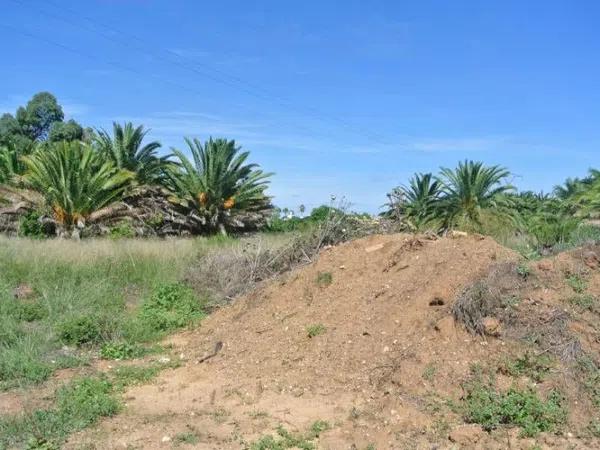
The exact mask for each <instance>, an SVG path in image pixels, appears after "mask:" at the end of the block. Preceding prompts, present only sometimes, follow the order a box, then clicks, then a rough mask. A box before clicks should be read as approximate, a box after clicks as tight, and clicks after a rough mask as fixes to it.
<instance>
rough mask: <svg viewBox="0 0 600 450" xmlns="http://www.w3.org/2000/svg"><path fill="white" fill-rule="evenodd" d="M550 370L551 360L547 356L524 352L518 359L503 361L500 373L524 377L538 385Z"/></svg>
mask: <svg viewBox="0 0 600 450" xmlns="http://www.w3.org/2000/svg"><path fill="white" fill-rule="evenodd" d="M551 368H552V358H550V357H549V356H547V355H536V354H534V353H531V352H525V354H523V355H522V356H520V357H518V358H515V359H508V360H506V361H504V363H503V364H502V365H501V367H500V371H501V372H503V373H505V374H506V375H510V376H512V377H520V376H526V377H529V378H530V379H531V380H533V381H535V382H536V383H539V382H541V381H542V380H543V379H544V377H545V376H546V375H547V374H548V372H550V370H551Z"/></svg>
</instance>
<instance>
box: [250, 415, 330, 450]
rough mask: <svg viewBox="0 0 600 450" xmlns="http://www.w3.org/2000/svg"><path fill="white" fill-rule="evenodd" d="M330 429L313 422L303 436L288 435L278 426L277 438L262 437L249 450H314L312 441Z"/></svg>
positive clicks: (326, 424) (321, 422) (321, 423)
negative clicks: (292, 449) (293, 449)
mask: <svg viewBox="0 0 600 450" xmlns="http://www.w3.org/2000/svg"><path fill="white" fill-rule="evenodd" d="M330 428H331V427H330V425H329V424H328V423H327V422H325V421H323V420H318V421H316V422H314V423H313V424H312V425H311V427H310V430H309V431H308V432H306V433H304V434H294V433H290V432H289V431H287V430H286V429H285V428H283V427H282V426H280V427H278V428H277V436H271V435H269V436H263V437H262V438H260V439H259V440H258V441H256V442H253V443H252V444H251V445H250V450H285V449H289V448H297V449H302V450H315V449H316V448H317V447H316V445H315V443H314V442H313V441H314V440H315V439H317V438H318V437H319V436H320V435H321V434H322V433H324V432H325V431H327V430H329V429H330Z"/></svg>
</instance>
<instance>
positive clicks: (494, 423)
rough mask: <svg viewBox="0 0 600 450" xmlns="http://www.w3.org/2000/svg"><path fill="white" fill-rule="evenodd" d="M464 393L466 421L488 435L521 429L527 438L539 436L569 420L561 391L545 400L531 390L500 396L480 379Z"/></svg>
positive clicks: (473, 382) (476, 376) (468, 386)
mask: <svg viewBox="0 0 600 450" xmlns="http://www.w3.org/2000/svg"><path fill="white" fill-rule="evenodd" d="M464 389H465V396H464V398H463V414H464V417H465V420H466V421H468V422H470V423H478V424H480V425H482V426H483V428H484V429H485V430H488V431H489V430H493V429H495V428H497V427H499V426H500V425H510V426H518V427H521V434H522V435H524V436H536V435H537V434H539V433H540V432H544V431H552V430H555V429H556V428H557V427H558V426H560V425H561V424H563V423H564V422H565V420H566V417H567V413H566V410H565V401H564V398H563V396H562V395H561V394H560V393H559V392H558V391H551V392H550V393H549V395H548V397H547V399H545V400H544V399H541V398H540V397H539V396H538V394H537V393H536V392H535V391H533V390H532V389H525V390H521V389H517V388H511V389H509V390H508V391H507V392H498V391H497V390H496V389H495V388H494V386H493V385H492V384H491V383H489V382H485V381H483V379H482V377H481V376H479V375H475V376H474V377H473V378H472V379H471V380H469V382H467V383H465V385H464Z"/></svg>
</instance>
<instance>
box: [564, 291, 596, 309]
mask: <svg viewBox="0 0 600 450" xmlns="http://www.w3.org/2000/svg"><path fill="white" fill-rule="evenodd" d="M569 303H571V304H572V305H575V306H577V307H578V308H579V309H582V310H587V311H592V312H597V311H598V299H597V298H596V297H595V296H594V295H592V294H579V295H575V296H573V297H571V298H569Z"/></svg>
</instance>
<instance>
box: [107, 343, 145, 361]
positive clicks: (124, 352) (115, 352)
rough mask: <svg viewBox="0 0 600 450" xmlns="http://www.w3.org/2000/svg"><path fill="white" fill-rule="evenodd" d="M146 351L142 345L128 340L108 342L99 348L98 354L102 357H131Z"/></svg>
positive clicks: (142, 354) (137, 356)
mask: <svg viewBox="0 0 600 450" xmlns="http://www.w3.org/2000/svg"><path fill="white" fill-rule="evenodd" d="M146 353H147V352H146V349H144V348H143V347H141V346H139V345H136V344H130V343H128V342H108V343H106V344H104V345H103V346H102V348H101V349H100V356H102V358H104V359H133V358H139V357H141V356H144V355H145V354H146Z"/></svg>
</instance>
